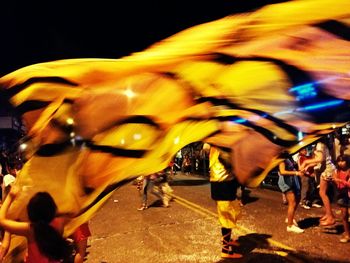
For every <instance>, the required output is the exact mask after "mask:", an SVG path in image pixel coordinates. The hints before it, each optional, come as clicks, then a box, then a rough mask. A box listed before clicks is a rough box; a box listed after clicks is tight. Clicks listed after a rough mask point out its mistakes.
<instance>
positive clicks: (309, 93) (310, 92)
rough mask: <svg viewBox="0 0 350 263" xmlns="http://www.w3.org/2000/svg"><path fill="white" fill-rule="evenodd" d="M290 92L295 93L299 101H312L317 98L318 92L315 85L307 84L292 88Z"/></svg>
mask: <svg viewBox="0 0 350 263" xmlns="http://www.w3.org/2000/svg"><path fill="white" fill-rule="evenodd" d="M289 92H293V93H295V96H296V100H297V101H301V100H306V99H311V98H314V97H316V96H317V90H316V87H315V86H314V83H306V84H304V85H300V86H296V87H292V88H290V89H289Z"/></svg>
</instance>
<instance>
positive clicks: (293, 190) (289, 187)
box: [278, 153, 304, 234]
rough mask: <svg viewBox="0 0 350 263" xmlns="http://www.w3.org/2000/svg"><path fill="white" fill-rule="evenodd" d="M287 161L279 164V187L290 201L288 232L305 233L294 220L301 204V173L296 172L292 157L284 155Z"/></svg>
mask: <svg viewBox="0 0 350 263" xmlns="http://www.w3.org/2000/svg"><path fill="white" fill-rule="evenodd" d="M283 157H285V158H286V159H285V160H284V161H283V162H281V163H280V164H279V173H278V175H279V178H278V187H279V188H280V190H281V191H282V193H284V194H285V196H286V198H287V201H288V210H287V220H286V221H287V224H288V225H287V232H293V233H298V234H299V233H303V232H304V230H303V229H301V228H299V227H298V225H297V223H296V221H295V220H294V215H295V211H296V210H297V207H298V204H299V202H300V190H301V189H300V178H299V176H301V175H302V173H301V172H298V171H297V170H296V163H295V162H294V161H293V158H292V157H291V156H288V155H287V154H286V153H284V154H283Z"/></svg>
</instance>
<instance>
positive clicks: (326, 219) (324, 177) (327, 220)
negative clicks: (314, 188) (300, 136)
mask: <svg viewBox="0 0 350 263" xmlns="http://www.w3.org/2000/svg"><path fill="white" fill-rule="evenodd" d="M311 166H313V167H314V170H315V173H319V174H320V177H321V178H320V190H319V193H320V197H321V199H322V202H323V205H324V209H325V215H324V216H323V217H321V219H320V225H321V226H330V225H334V223H335V219H334V215H333V212H332V207H331V202H330V200H329V197H328V195H327V190H328V187H329V185H330V184H331V183H332V180H333V175H334V171H335V166H334V164H333V163H332V157H331V155H330V153H329V149H328V147H327V145H326V144H325V142H324V141H322V140H320V141H319V142H318V143H317V144H316V149H315V151H314V157H313V158H311V159H308V160H305V161H304V162H303V164H302V165H301V167H300V169H301V170H304V171H307V169H309V167H311Z"/></svg>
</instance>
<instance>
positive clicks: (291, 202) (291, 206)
mask: <svg viewBox="0 0 350 263" xmlns="http://www.w3.org/2000/svg"><path fill="white" fill-rule="evenodd" d="M285 195H286V198H287V201H288V210H287V218H288V226H292V225H293V219H294V214H295V210H296V199H295V195H294V193H293V192H292V191H289V192H287V193H286V194H285Z"/></svg>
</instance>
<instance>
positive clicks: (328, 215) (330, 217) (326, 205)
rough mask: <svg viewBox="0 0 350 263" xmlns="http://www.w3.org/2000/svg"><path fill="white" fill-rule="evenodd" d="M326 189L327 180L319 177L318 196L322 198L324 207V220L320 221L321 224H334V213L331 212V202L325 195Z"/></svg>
mask: <svg viewBox="0 0 350 263" xmlns="http://www.w3.org/2000/svg"><path fill="white" fill-rule="evenodd" d="M327 189H328V181H326V180H324V179H322V178H321V182H320V197H321V199H322V202H323V205H324V209H325V213H326V214H325V218H326V219H325V220H324V222H322V223H321V225H331V224H334V215H333V212H332V207H331V202H330V201H329V198H328V195H327Z"/></svg>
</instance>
